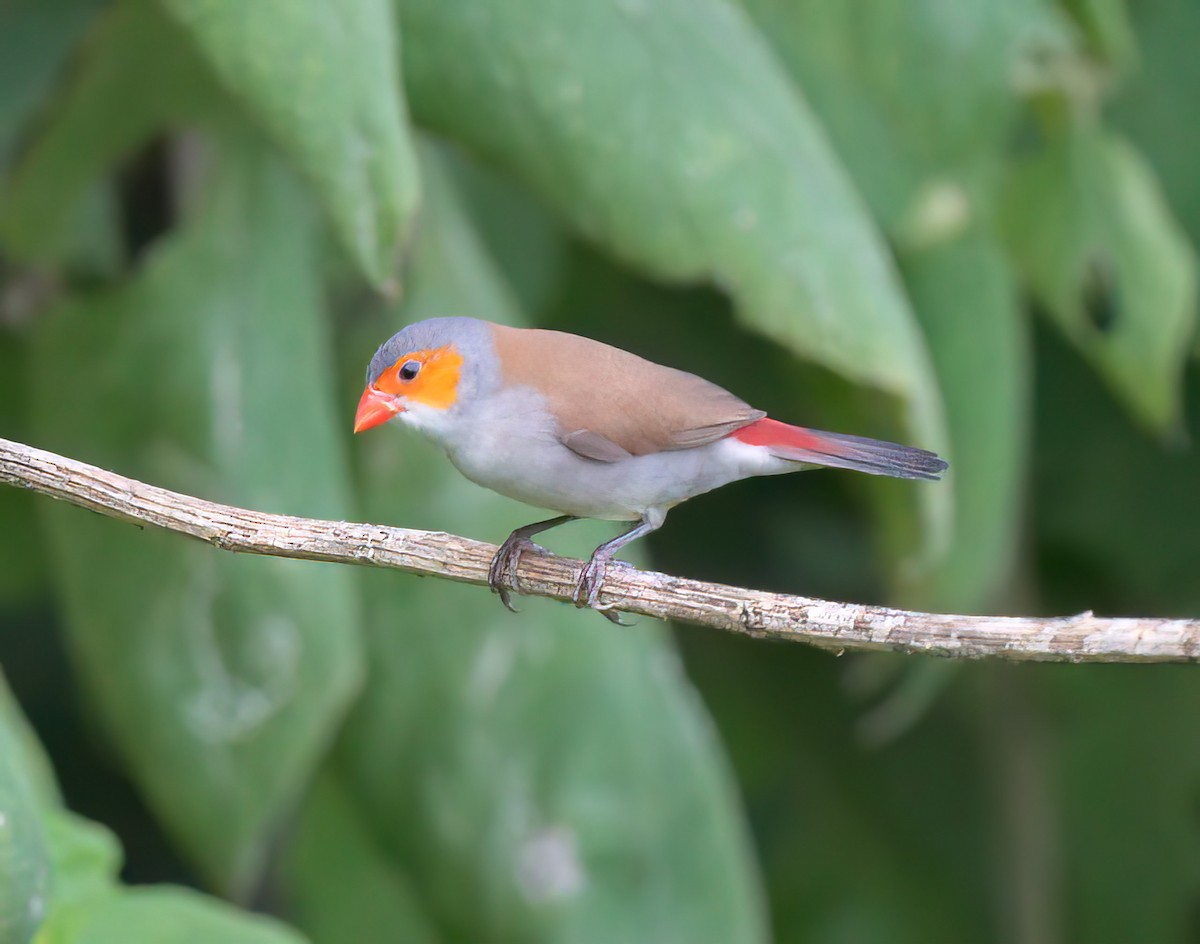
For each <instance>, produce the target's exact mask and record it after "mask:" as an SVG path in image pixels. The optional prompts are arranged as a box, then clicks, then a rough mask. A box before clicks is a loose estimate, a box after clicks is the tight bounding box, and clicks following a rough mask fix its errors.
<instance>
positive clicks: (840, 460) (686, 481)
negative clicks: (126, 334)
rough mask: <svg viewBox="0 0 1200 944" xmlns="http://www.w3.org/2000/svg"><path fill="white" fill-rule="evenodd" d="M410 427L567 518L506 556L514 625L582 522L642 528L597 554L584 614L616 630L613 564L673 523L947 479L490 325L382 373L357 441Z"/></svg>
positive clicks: (624, 362)
mask: <svg viewBox="0 0 1200 944" xmlns="http://www.w3.org/2000/svg"><path fill="white" fill-rule="evenodd" d="M393 420H394V421H396V422H399V423H401V424H403V425H405V426H408V427H411V428H412V429H414V430H416V431H417V432H418V433H420V434H422V435H424V436H425V437H427V438H429V439H431V440H432V441H433V442H434V443H436V444H437V445H438V446H439V447H440V448H441V449H442V450H443V451H444V452H445V453H446V456H447V457H448V458H449V460H450V462H451V463H452V464H453V465H454V466H455V467H456V468H457V469H458V470H459V472H461V473H462V474H463V475H464V476H466V478H468V479H470V480H471V481H472V482H475V483H476V484H478V485H482V486H484V487H485V488H489V489H491V490H492V491H494V492H498V493H500V494H501V495H505V496H507V497H509V498H513V499H516V500H517V501H520V502H524V503H525V504H528V505H532V506H535V507H539V508H545V509H547V510H550V511H555V512H558V515H557V516H556V517H553V518H549V519H547V520H545V521H538V522H535V523H533V524H528V525H525V526H524V527H520V528H517V529H516V530H515V531H513V532H512V534H510V535H509V536H508V539H507V540H505V542H504V543H503V544H502V545H500V548H499V550H498V551H497V552H496V554H495V556H494V557H493V559H492V562H491V566H490V568H489V570H488V585H489V586H490V587H491V589H492V590H493V591H494V592H496V593H497V594H499V596H500V600H501V602H503V604H504V605H505V606H506V607H508V608H509V609H510V610H515V608H514V607H513V604H512V600H511V593H514V592H517V589H518V588H517V580H516V574H517V567H518V564H519V561H520V557H521V555H522V553H524V552H526V551H531V550H532V551H535V552H538V553H547V552H546V551H545V549H544V548H542V547H540V546H539V545H537V544H534V543H533V541H532V538H533V537H534V536H535V535H537V534H540V533H541V532H543V531H548V530H550V529H551V528H557V527H559V526H560V525H564V524H567V523H568V522H571V521H575V520H578V519H581V518H599V519H605V520H611V521H621V522H630V523H632V526H631V527H629V528H628V530H626V531H623V532H622V533H621V534H619V535H617V536H616V537H615V538H613V539H612V540H610V541H606V542H605V543H603V544H601V545H600V546H599V547H597V548H596V549H595V551H594V552H593V553H592V555H591V557H590V558H589V559H588V561H587V562H586V564H585V565H584V566H583V568H582V570H581V572H580V575H579V578H578V580H577V582H576V585H575V588H574V592H573V594H572V600H573V602H574V603H575V605H576V606H579V607H590V608H593V609H596V610H599V611H600V612H602V613H603V614H604V615H605V616H607V617H608V618H609V619H611V620H613V621H614V622H620V617H619V616H616V615H614V614H613V613H612V612H610V611H611V610H612V606H611V605H610V604H601V602H600V593H601V590H602V588H603V585H604V578H605V574H606V572H607V568H608V565H609V562H610V561H612V560H613V555H614V554H616V553H617V552H618V551H619V550H621V548H623V547H625V546H627V545H628V544H630V543H631V542H633V541H636V540H637V539H638V538H641V537H645V536H646V535H647V534H649V533H651V532H652V531H656V530H657V529H658V528H660V527H662V525H663V522H664V521H665V520H666V517H667V512H668V511H670V509H672V508H674V507H675V506H676V505H678V504H680V503H681V502H684V501H687V500H688V499H689V498H694V497H695V496H697V495H701V494H703V493H705V492H708V491H711V490H712V489H715V488H719V487H721V486H722V485H727V484H729V483H731V482H735V481H738V480H740V479H744V478H749V477H751V476H758V475H776V474H779V473H784V472H794V471H799V470H802V469H810V468H813V467H816V466H828V467H832V468H837V469H852V470H855V471H858V472H867V473H870V474H872V475H885V476H892V477H895V478H901V479H938V478H940V476H941V474H942V472H944V471H945V470H946V469H947V468H948V464H947V462H946V461H945V460H944V459H942V458H941V457H939V456H938V455H937V454H936V453H933V452H929V451H927V450H924V449H918V448H915V447H912V446H904V445H899V444H897V443H891V442H884V441H882V440H877V439H866V438H863V437H860V436H850V435H845V434H842V433H830V432H823V431H821V430H816V429H807V428H805V427H802V426H792V425H789V424H787V423H783V422H780V421H779V420H775V419H772V418H770V417H768V416H767V415H766V413H764V412H763V411H762V410H757V409H754V408H753V407H751V406H750V405H749V404H747V403H746V402H745V401H743V400H741V399H739V398H738V397H737V396H735V395H734V394H732V393H730V392H729V391H727V390H725V389H723V388H722V387H720V386H718V385H717V384H715V383H711V382H709V381H708V380H705V379H703V378H701V377H698V376H696V375H695V374H691V373H687V372H685V371H682V370H676V369H675V368H672V367H666V366H663V365H661V364H656V363H654V362H652V361H649V360H646V359H644V358H642V357H639V356H638V355H636V354H632V353H630V352H628V351H624V350H622V349H620V348H617V347H613V346H611V345H608V344H605V343H602V342H600V341H594V340H592V339H590V338H585V337H581V336H579V335H575V334H569V333H566V332H562V331H553V330H547V329H542V328H514V327H510V326H507V325H501V324H494V323H491V322H488V321H483V320H481V319H477V318H469V317H443V318H429V319H426V320H423V321H417V322H414V323H412V324H410V325H408V326H406V327H404V328H403V329H401V330H400V331H399V332H397V333H396V334H394V335H392V337H390V338H389V339H388V340H387V341H385V342H384V343H383V344H382V345H380V347H379V348H378V350H376V351H375V354H374V356H373V357H372V358H371V362H370V366H369V367H368V369H367V383H366V388H365V389H364V391H363V393H362V397H361V398H360V400H359V403H358V409H357V411H356V413H355V417H354V432H355V433H361V432H363V431H365V430H368V429H371V428H373V427H376V426H379V425H382V424H384V423H386V422H389V421H393Z"/></svg>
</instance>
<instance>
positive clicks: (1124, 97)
mask: <svg viewBox="0 0 1200 944" xmlns="http://www.w3.org/2000/svg"><path fill="white" fill-rule="evenodd" d="M1130 13H1131V14H1132V16H1133V18H1134V23H1135V25H1136V27H1137V35H1138V40H1139V42H1140V44H1141V46H1142V49H1143V50H1144V55H1143V56H1142V57H1141V60H1140V61H1139V63H1138V68H1137V70H1136V71H1134V72H1133V73H1132V74H1131V75H1130V76H1129V78H1128V81H1127V82H1125V83H1123V84H1122V85H1121V87H1120V88H1118V89H1117V90H1115V94H1114V96H1113V101H1112V104H1111V107H1110V108H1109V110H1108V112H1109V114H1110V116H1111V121H1112V123H1113V124H1115V125H1116V126H1117V127H1118V128H1120V129H1121V130H1122V131H1123V132H1124V133H1126V134H1128V135H1129V137H1130V138H1132V140H1133V142H1134V144H1135V145H1136V146H1137V148H1138V149H1139V150H1140V151H1142V152H1143V153H1144V154H1145V155H1146V157H1147V158H1148V159H1149V161H1150V163H1151V164H1152V165H1153V166H1154V170H1155V172H1156V173H1157V174H1158V177H1159V179H1160V181H1161V182H1162V186H1163V190H1164V191H1165V193H1166V195H1167V203H1168V205H1169V206H1170V207H1171V211H1172V212H1173V213H1174V214H1175V215H1176V216H1177V217H1178V219H1179V221H1180V223H1182V224H1183V226H1184V228H1185V229H1186V230H1187V232H1188V234H1189V235H1190V236H1191V240H1192V245H1193V246H1194V245H1196V243H1197V242H1198V241H1200V175H1198V174H1196V172H1195V170H1196V161H1195V159H1194V157H1195V155H1196V154H1197V153H1200V123H1198V122H1194V121H1192V120H1191V117H1192V112H1193V108H1194V105H1195V96H1194V95H1193V94H1192V90H1193V89H1196V88H1200V56H1196V55H1194V52H1195V42H1194V37H1195V36H1197V35H1200V4H1197V3H1194V2H1193V0H1156V2H1154V3H1136V4H1134V5H1133V7H1132V9H1131V10H1130Z"/></svg>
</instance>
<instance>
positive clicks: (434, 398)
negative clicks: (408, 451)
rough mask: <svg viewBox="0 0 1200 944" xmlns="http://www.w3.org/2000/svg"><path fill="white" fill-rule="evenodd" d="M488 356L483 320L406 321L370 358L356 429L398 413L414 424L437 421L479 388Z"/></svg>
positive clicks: (426, 423)
mask: <svg viewBox="0 0 1200 944" xmlns="http://www.w3.org/2000/svg"><path fill="white" fill-rule="evenodd" d="M490 354H491V341H490V337H489V336H488V333H487V325H486V323H484V322H482V321H476V320H475V319H473V318H432V319H430V320H428V321H418V322H417V323H416V324H411V325H409V326H408V327H407V328H405V329H404V330H402V331H400V332H399V333H398V334H395V335H393V336H392V337H391V338H389V339H388V340H387V341H385V342H384V343H383V345H382V346H381V347H380V348H379V350H377V351H376V352H375V356H374V357H372V358H371V366H370V368H369V369H368V370H367V386H366V389H365V390H364V391H363V395H362V398H361V399H360V400H359V401H358V411H357V413H355V416H354V431H355V432H356V433H361V432H363V431H364V430H368V429H371V428H372V427H374V426H379V425H380V424H382V423H386V422H387V421H388V420H390V419H393V418H396V417H399V418H400V419H401V420H402V421H404V422H407V423H409V424H411V425H414V426H418V427H431V426H437V425H440V422H441V419H442V417H444V416H446V415H447V414H448V413H449V412H450V411H451V410H452V409H453V408H454V407H455V406H456V405H457V404H459V403H461V402H462V401H463V399H464V397H467V396H469V395H471V394H472V393H473V392H474V390H475V389H476V388H477V386H478V383H477V379H478V377H477V375H478V373H479V370H480V366H481V362H483V361H486V359H487V357H488V355H490ZM492 356H494V355H492Z"/></svg>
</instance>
